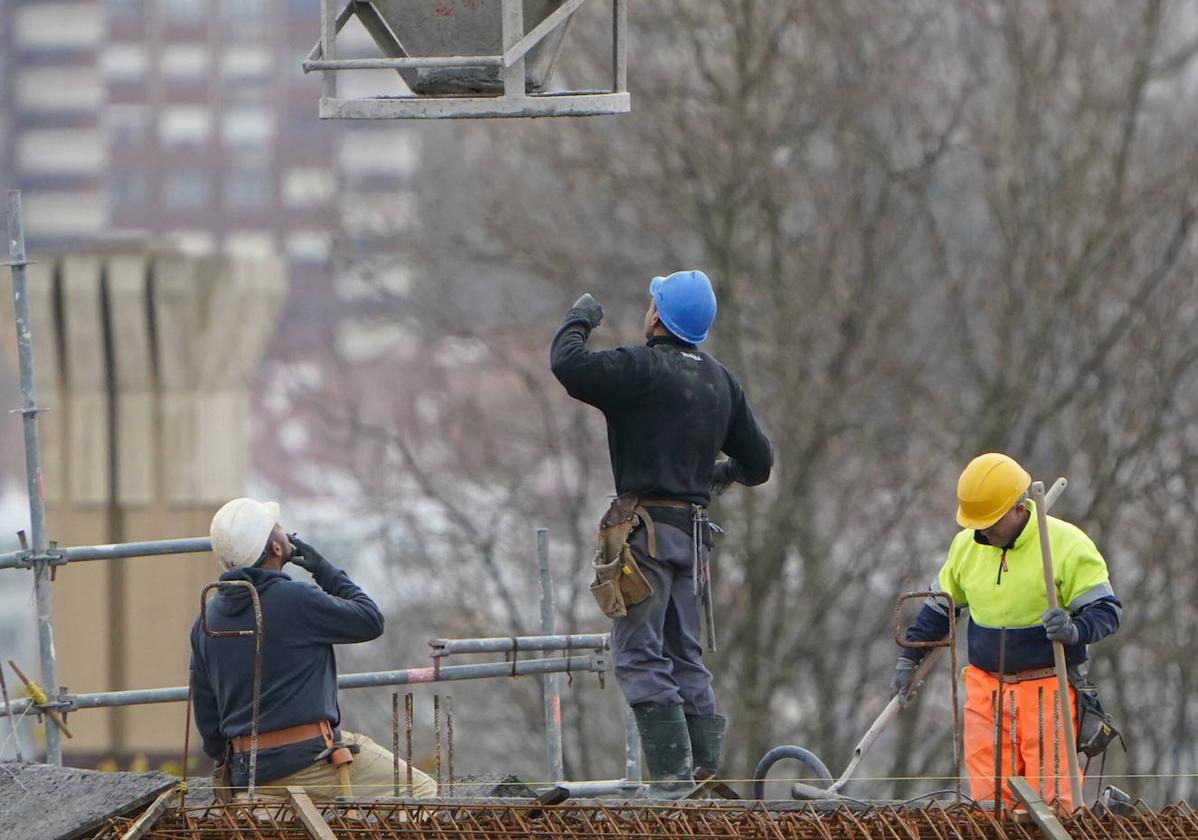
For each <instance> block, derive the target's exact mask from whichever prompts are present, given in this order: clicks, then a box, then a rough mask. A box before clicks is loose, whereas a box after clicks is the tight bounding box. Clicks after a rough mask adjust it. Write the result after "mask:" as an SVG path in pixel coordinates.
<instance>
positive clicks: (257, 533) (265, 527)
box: [208, 498, 279, 569]
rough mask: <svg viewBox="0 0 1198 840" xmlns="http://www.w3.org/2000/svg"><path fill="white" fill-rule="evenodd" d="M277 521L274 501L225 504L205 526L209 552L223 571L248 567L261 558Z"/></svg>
mask: <svg viewBox="0 0 1198 840" xmlns="http://www.w3.org/2000/svg"><path fill="white" fill-rule="evenodd" d="M278 521H279V504H278V502H259V501H258V500H257V499H247V498H241V499H233V501H231V502H225V504H224V505H222V506H221V509H220V510H218V511H217V512H216V516H214V517H212V524H211V525H210V526H208V536H210V537H211V538H212V553H213V554H215V555H216V559H217V560H218V561H219V562H220V564H221V565H222V566H224V567H225V568H226V569H236V568H237V567H239V566H252V565H254V563H256V562H258V558H259V557H261V556H262V550H263V549H264V548H266V541H267V540H268V539H270V535H271V532H272V531H274V528H275V523H276V522H278Z"/></svg>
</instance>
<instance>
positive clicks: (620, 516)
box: [591, 493, 676, 618]
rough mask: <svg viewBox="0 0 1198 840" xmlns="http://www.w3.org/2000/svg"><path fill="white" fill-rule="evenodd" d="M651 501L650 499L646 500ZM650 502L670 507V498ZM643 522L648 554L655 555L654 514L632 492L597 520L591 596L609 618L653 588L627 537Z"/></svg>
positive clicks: (625, 610)
mask: <svg viewBox="0 0 1198 840" xmlns="http://www.w3.org/2000/svg"><path fill="white" fill-rule="evenodd" d="M646 501H650V500H646ZM650 503H651V504H653V505H659V506H662V507H671V506H674V505H675V504H676V502H675V501H674V500H673V499H653V500H651V501H650ZM642 524H643V525H644V526H645V530H646V536H647V538H648V549H649V556H650V557H654V556H656V554H657V534H656V532H655V529H654V527H653V517H651V516H650V515H649V512H648V511H646V510H645V508H644V507H643V506H642V504H641V499H640V498H639V496H637V494H635V493H625V494H623V495H620V496H617V497H616V498H615V499H613V500H612V503H611V507H609V508H608V509H607V513H605V514H603V519H602V520H601V521H600V523H599V546H598V548H597V549H596V551H595V558H594V560H592V561H591V565H592V567H593V568H594V570H595V580H594V581H593V582H592V583H591V595H592V597H594V599H595V603H596V604H598V605H599V609H600V610H602V611H603V614H604V615H605V616H607V617H608V618H623V617H624V616H626V615H628V608H629V607H634V606H636V605H637V604H639V603H641V602H642V601H644V600H646V599H647V598H649V597H650V596H651V595H652V594H653V587H652V585H650V583H649V581H648V579H646V578H645V574H644V572H642V571H641V568H640V566H639V565H637V562H636V557H635V556H633V553H632V547H631V546H630V545H629V544H628V540H629V538H630V537H631V535H632V532H633V531H634V530H635V529H636V528H637V527H638V526H639V525H642Z"/></svg>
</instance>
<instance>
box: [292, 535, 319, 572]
mask: <svg viewBox="0 0 1198 840" xmlns="http://www.w3.org/2000/svg"><path fill="white" fill-rule="evenodd" d="M288 538H289V539H290V540H291V544H292V545H293V546H295V551H294V552H292V554H291V562H292V563H294V564H295V565H297V566H299V567H300V568H301V569H304V570H306V571H308V572H311V573H312V574H316V570H317V569H319V568H320V567H321V566H323V565H324V564H325V563H327V562H328V561H327V560H325V559H324V555H322V554H321V553H320V552H319V551H317V550H316V549H314V548H313V547H312V546H310V545H308V544H307V543H306V542H304V541H303V540H301V539H300V538H299V537H297V536H296V535H295V534H289V535H288Z"/></svg>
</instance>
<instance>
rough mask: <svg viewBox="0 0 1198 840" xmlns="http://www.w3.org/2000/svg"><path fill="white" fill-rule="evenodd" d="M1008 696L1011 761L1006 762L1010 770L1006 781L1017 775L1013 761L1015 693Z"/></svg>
mask: <svg viewBox="0 0 1198 840" xmlns="http://www.w3.org/2000/svg"><path fill="white" fill-rule="evenodd" d="M1009 694H1010V695H1011V696H1010V700H1009V702H1010V705H1011V739H1010V740H1011V759H1010V761H1008V762H1007V766H1008V767H1009V768H1010V772H1009V773H1007V779H1008V780H1009V779H1010V778H1011V777H1012V776H1018V775H1019V769H1018V762H1016V760H1015V757H1016V752H1015V750H1016V720H1017V716H1016V711H1015V692H1014V691H1012V692H1009Z"/></svg>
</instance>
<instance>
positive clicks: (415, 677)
mask: <svg viewBox="0 0 1198 840" xmlns="http://www.w3.org/2000/svg"><path fill="white" fill-rule="evenodd" d="M411 674H412V676H411V677H410V678H409V679H408V682H414V683H422V682H436V681H437V677H436V675H434V674H433V669H432V668H413V669H412V671H411Z"/></svg>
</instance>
